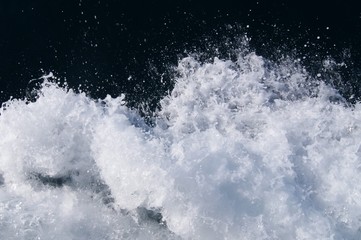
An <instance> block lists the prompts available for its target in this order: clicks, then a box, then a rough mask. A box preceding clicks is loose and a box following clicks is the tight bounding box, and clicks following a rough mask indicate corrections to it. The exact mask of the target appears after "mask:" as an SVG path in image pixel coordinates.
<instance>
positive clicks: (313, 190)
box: [0, 51, 361, 239]
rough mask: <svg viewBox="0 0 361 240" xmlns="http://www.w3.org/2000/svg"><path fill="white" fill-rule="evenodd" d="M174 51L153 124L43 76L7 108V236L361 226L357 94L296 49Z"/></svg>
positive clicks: (1, 121)
mask: <svg viewBox="0 0 361 240" xmlns="http://www.w3.org/2000/svg"><path fill="white" fill-rule="evenodd" d="M240 52H241V53H240V54H239V56H238V58H237V59H236V60H233V61H231V60H227V59H218V58H214V59H213V60H212V61H209V62H200V61H198V60H196V59H195V58H192V57H186V58H183V59H181V60H180V61H179V64H178V67H177V73H178V74H177V77H176V78H175V79H174V81H175V86H174V89H173V90H172V91H171V92H170V93H169V95H167V96H165V97H164V98H163V99H162V100H161V102H160V106H161V107H160V108H159V109H158V110H157V111H155V112H154V118H153V119H152V121H153V124H149V123H148V122H149V121H145V120H144V119H143V118H142V117H141V115H140V114H139V113H138V112H137V111H135V110H132V109H130V108H129V107H127V105H126V102H125V100H124V96H121V97H118V98H111V97H110V96H108V97H106V98H105V99H101V100H94V99H91V98H89V97H88V96H87V95H86V94H85V93H81V92H80V93H78V92H77V91H74V90H72V89H67V88H66V87H60V86H59V85H57V84H56V83H55V82H54V81H52V80H51V78H46V80H45V81H44V83H43V84H42V87H41V89H40V91H39V92H38V97H37V100H36V101H34V102H28V101H26V100H17V99H13V100H9V101H8V102H6V103H5V104H3V106H2V108H1V112H0V114H1V115H0V136H1V138H0V159H1V161H0V239H360V238H361V228H360V227H361V202H360V197H361V187H360V184H359V183H360V182H361V174H360V171H361V148H360V146H361V143H360V141H359V140H360V138H361V105H360V104H359V103H356V104H354V105H350V104H348V103H347V102H346V101H345V99H343V98H342V97H341V96H340V94H339V93H338V91H337V89H334V88H333V87H331V86H329V85H328V84H327V83H326V82H325V81H323V80H324V79H323V76H322V74H318V75H317V76H312V75H311V74H310V73H308V72H307V71H306V70H305V69H304V67H303V66H302V65H300V64H299V63H298V61H297V60H293V59H291V58H289V59H288V60H284V61H283V62H281V63H272V62H270V61H268V60H267V59H264V58H262V57H261V56H258V55H256V54H255V53H253V52H246V51H240Z"/></svg>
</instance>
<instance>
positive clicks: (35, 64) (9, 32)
mask: <svg viewBox="0 0 361 240" xmlns="http://www.w3.org/2000/svg"><path fill="white" fill-rule="evenodd" d="M289 2H292V3H289ZM354 2H355V3H353V4H350V3H347V2H345V1H342V2H334V3H333V2H317V1H313V2H307V1H214V2H213V1H211V2H210V1H208V2H206V1H190V0H188V1H167V2H165V1H164V2H163V1H127V2H124V1H120V0H118V1H116V0H108V1H105V0H98V1H86V0H82V1H79V0H72V1H71V0H67V1H66V0H52V1H26V0H12V1H1V2H0V34H1V37H0V102H3V101H6V100H8V99H9V98H10V96H13V97H16V98H19V97H24V96H25V90H26V88H27V87H29V86H28V82H29V80H31V79H33V78H38V77H40V76H42V75H43V74H45V73H49V72H50V71H52V72H54V74H55V75H56V76H57V77H59V78H60V79H61V80H62V81H63V80H66V81H67V82H68V84H69V85H70V87H74V88H77V87H78V86H79V84H81V85H82V87H81V88H82V89H83V90H84V91H86V92H88V93H89V95H90V96H92V97H93V98H102V97H104V96H105V95H106V94H111V95H112V96H117V95H119V94H120V93H126V96H127V99H128V101H129V104H130V105H133V106H134V105H136V103H139V102H141V101H146V102H150V103H156V102H157V100H158V98H159V96H161V95H163V94H165V92H167V91H168V90H169V89H170V88H171V86H172V74H171V69H172V66H175V65H176V64H177V61H178V59H179V58H181V57H184V56H187V55H188V54H189V53H192V52H199V53H207V54H205V55H206V56H208V57H215V56H217V55H218V56H220V57H227V54H229V50H227V49H230V48H235V47H236V45H237V39H239V38H240V37H242V36H244V35H245V34H247V36H248V37H249V38H250V39H251V40H250V46H251V48H252V49H254V51H256V53H257V54H260V55H262V56H265V57H267V58H270V59H272V58H273V59H277V58H279V57H280V56H281V55H282V54H291V52H293V53H295V55H297V54H298V55H299V56H304V58H302V59H305V60H304V61H305V62H304V64H305V65H307V66H308V67H309V69H310V71H311V72H312V71H315V72H317V71H318V69H317V66H320V65H321V64H320V61H321V60H322V59H323V58H325V57H327V56H332V57H333V58H335V59H336V60H339V61H344V60H345V59H346V60H345V61H348V65H347V69H340V72H341V74H342V76H343V77H344V79H345V80H344V81H348V82H349V85H350V86H351V87H350V89H348V92H347V91H345V92H346V93H345V94H346V95H347V94H349V95H350V94H352V93H354V94H356V95H357V96H360V95H361V94H359V87H358V79H361V78H360V74H359V72H360V71H359V68H360V63H361V61H360V59H361V57H360V46H359V45H360V43H361V37H360V35H361V33H360V32H361V31H360V30H361V24H360V22H361V9H360V8H359V7H358V4H357V2H356V1H354ZM227 44H228V45H227ZM216 49H217V50H218V52H217V50H216ZM276 53H277V54H276ZM351 88H352V89H351Z"/></svg>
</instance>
